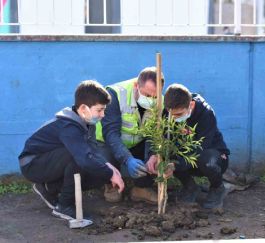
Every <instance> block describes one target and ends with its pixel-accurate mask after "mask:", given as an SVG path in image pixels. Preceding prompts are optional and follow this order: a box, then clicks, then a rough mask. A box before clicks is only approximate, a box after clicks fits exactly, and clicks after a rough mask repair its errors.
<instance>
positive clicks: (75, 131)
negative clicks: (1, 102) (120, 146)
mask: <svg viewBox="0 0 265 243" xmlns="http://www.w3.org/2000/svg"><path fill="white" fill-rule="evenodd" d="M61 147H65V148H66V149H67V150H68V151H69V152H70V154H71V155H72V156H73V158H74V160H75V162H76V163H77V165H78V166H79V167H80V168H81V169H82V170H84V172H86V171H87V172H89V173H93V174H94V175H97V176H102V177H104V179H107V180H108V179H110V178H111V177H112V174H113V172H112V170H111V169H110V168H109V167H108V166H107V165H106V164H105V163H106V162H107V161H106V160H105V159H104V157H102V156H101V154H100V152H99V151H98V148H97V141H96V137H95V126H94V125H87V124H86V123H85V122H84V121H83V120H82V119H81V118H80V116H79V115H78V114H76V113H75V112H74V111H73V110H72V109H71V108H64V109H63V110H61V111H60V112H58V113H57V114H56V116H55V119H53V120H51V121H49V122H47V123H46V124H44V125H43V126H42V127H41V128H39V129H38V130H37V131H36V132H35V133H34V134H33V135H32V136H31V137H30V138H28V139H27V141H26V143H25V147H24V149H23V151H22V153H21V154H20V155H19V159H21V158H23V157H26V156H29V155H39V154H42V153H46V152H49V151H52V150H54V149H57V148H61Z"/></svg>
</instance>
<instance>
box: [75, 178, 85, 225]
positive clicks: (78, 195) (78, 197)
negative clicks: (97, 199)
mask: <svg viewBox="0 0 265 243" xmlns="http://www.w3.org/2000/svg"><path fill="white" fill-rule="evenodd" d="M74 178H75V207H76V219H78V220H82V219H83V208H82V190H81V177H80V174H74Z"/></svg>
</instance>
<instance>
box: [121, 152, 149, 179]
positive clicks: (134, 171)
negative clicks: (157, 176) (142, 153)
mask: <svg viewBox="0 0 265 243" xmlns="http://www.w3.org/2000/svg"><path fill="white" fill-rule="evenodd" d="M126 164H127V168H128V172H129V174H130V176H131V177H132V178H139V177H143V176H146V174H147V169H146V168H145V164H144V163H143V161H142V160H139V159H136V158H134V157H130V158H129V159H128V160H127V161H126Z"/></svg>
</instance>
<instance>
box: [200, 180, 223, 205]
mask: <svg viewBox="0 0 265 243" xmlns="http://www.w3.org/2000/svg"><path fill="white" fill-rule="evenodd" d="M225 195H226V190H225V187H224V184H223V183H222V184H221V186H219V187H217V188H214V187H211V188H210V190H209V193H208V195H207V198H206V201H205V202H204V203H203V205H202V206H203V207H204V208H207V209H214V208H222V207H223V200H224V197H225Z"/></svg>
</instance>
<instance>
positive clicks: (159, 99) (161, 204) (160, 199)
mask: <svg viewBox="0 0 265 243" xmlns="http://www.w3.org/2000/svg"><path fill="white" fill-rule="evenodd" d="M156 89H157V91H156V92H157V95H156V98H157V109H158V117H157V119H158V124H157V126H158V129H159V128H160V125H161V124H160V121H161V116H162V83H161V53H156ZM160 162H161V158H160V156H158V164H159V163H160ZM158 176H159V177H160V176H163V175H161V174H160V173H159V171H158ZM164 194H165V188H164V183H161V182H158V214H161V213H164V212H163V211H164V210H163V209H164V200H165V198H164Z"/></svg>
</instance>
